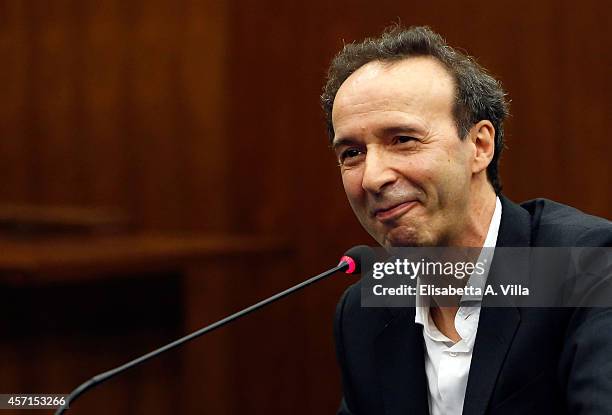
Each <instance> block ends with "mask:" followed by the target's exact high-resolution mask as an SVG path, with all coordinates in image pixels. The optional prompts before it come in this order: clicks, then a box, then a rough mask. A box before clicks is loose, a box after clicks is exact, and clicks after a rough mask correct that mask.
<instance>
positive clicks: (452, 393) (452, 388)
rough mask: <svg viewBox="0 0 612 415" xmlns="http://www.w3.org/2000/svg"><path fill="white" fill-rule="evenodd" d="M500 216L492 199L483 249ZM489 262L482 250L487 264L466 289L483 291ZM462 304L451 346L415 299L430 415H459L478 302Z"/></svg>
mask: <svg viewBox="0 0 612 415" xmlns="http://www.w3.org/2000/svg"><path fill="white" fill-rule="evenodd" d="M501 213H502V207H501V202H500V200H499V198H498V197H496V200H495V211H494V212H493V217H492V219H491V223H490V225H489V230H488V231H487V236H486V238H485V242H484V245H483V246H484V247H488V248H494V247H495V245H496V243H497V233H498V231H499V223H500V221H501ZM492 259H493V249H483V250H482V252H481V254H480V257H479V258H478V261H479V262H480V261H483V260H485V262H486V263H487V266H486V268H485V272H484V273H483V275H482V276H480V277H479V278H476V275H472V276H470V278H469V280H468V283H467V284H468V285H474V286H480V287H483V288H484V286H485V282H486V278H487V275H488V273H489V266H490V264H491V261H492ZM465 300H466V297H462V299H461V301H460V307H459V310H458V311H457V315H456V316H455V330H457V333H458V334H459V336H461V340H459V341H458V342H457V343H453V342H452V340H450V339H449V338H448V337H446V336H445V335H444V334H442V333H441V332H440V330H438V328H437V327H436V325H435V323H434V322H433V320H432V318H431V314H430V312H429V307H425V306H420V304H423V301H424V300H423V299H422V298H420V297H419V296H417V298H416V305H417V307H416V314H415V317H414V321H415V323H419V324H421V325H423V338H424V339H425V373H426V375H427V386H428V391H429V413H430V415H461V413H462V412H463V401H464V399H465V390H466V388H467V381H468V375H469V373H470V364H471V362H472V351H473V349H474V340H475V339H476V332H477V330H478V320H479V318H480V301H482V298H474V297H470V298H469V300H470V303H469V304H470V306H467V305H461V303H464V302H465ZM474 301H475V302H474Z"/></svg>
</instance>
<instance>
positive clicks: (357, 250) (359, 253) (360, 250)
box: [55, 245, 371, 415]
mask: <svg viewBox="0 0 612 415" xmlns="http://www.w3.org/2000/svg"><path fill="white" fill-rule="evenodd" d="M369 252H371V248H369V247H368V246H365V245H359V246H355V247H353V248H351V249H349V250H348V251H346V253H345V254H344V256H343V257H342V258H341V259H340V263H339V264H338V265H336V266H335V267H334V268H331V269H329V270H327V271H325V272H323V273H321V274H319V275H317V276H314V277H312V278H310V279H308V280H306V281H304V282H301V283H299V284H297V285H294V286H293V287H291V288H288V289H286V290H285V291H282V292H280V293H278V294H275V295H273V296H272V297H269V298H266V299H265V300H262V301H260V302H258V303H257V304H253V305H252V306H250V307H247V308H245V309H243V310H240V311H238V312H237V313H234V314H232V315H230V316H227V317H225V318H224V319H221V320H219V321H217V322H215V323H213V324H211V325H208V326H206V327H203V328H201V329H199V330H197V331H195V332H193V333H191V334H188V335H187V336H185V337H181V338H180V339H178V340H175V341H173V342H172V343H169V344H167V345H165V346H162V347H160V348H159V349H157V350H153V351H152V352H150V353H147V354H145V355H144V356H140V357H138V358H136V359H134V360H132V361H130V362H127V363H126V364H124V365H121V366H118V367H116V368H114V369H111V370H109V371H106V372H104V373H100V374H99V375H96V376H94V377H93V378H91V379H89V380H88V381H86V382H84V383H82V384H81V385H79V386H78V387H77V388H76V389H74V390H73V391H72V392H71V393H70V395H68V398H67V399H66V402H65V403H64V404H63V405H62V406H60V407H59V408H58V409H57V411H56V412H55V415H62V414H63V413H64V412H65V411H66V410H67V409H68V407H69V406H70V404H71V403H73V402H74V401H75V400H76V399H77V398H78V397H79V396H80V395H82V394H83V393H84V392H86V391H87V390H89V389H91V388H93V387H94V386H97V385H99V384H100V383H102V382H104V381H107V380H108V379H110V378H112V377H114V376H117V375H118V374H120V373H121V372H124V371H126V370H128V369H130V368H132V367H134V366H137V365H139V364H141V363H144V362H146V361H147V360H149V359H152V358H154V357H155V356H158V355H160V354H162V353H164V352H167V351H169V350H172V349H174V348H177V347H179V346H180V345H182V344H184V343H187V342H188V341H190V340H193V339H195V338H198V337H200V336H202V335H204V334H206V333H209V332H211V331H213V330H215V329H218V328H219V327H221V326H223V325H225V324H227V323H229V322H231V321H234V320H236V319H238V318H240V317H244V316H246V315H247V314H249V313H252V312H253V311H255V310H257V309H259V308H261V307H264V306H266V305H268V304H270V303H273V302H274V301H276V300H280V299H281V298H283V297H286V296H287V295H289V294H291V293H293V292H295V291H298V290H300V289H302V288H304V287H306V286H308V285H310V284H313V283H315V282H317V281H319V280H322V279H323V278H325V277H328V276H330V275H332V274H335V273H336V272H338V271H344V272H346V273H347V274H353V273H358V272H359V270H360V269H361V258H362V257H364V256H366V255H368V254H369Z"/></svg>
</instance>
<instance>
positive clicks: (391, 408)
mask: <svg viewBox="0 0 612 415" xmlns="http://www.w3.org/2000/svg"><path fill="white" fill-rule="evenodd" d="M388 311H389V313H390V314H391V315H392V318H391V320H390V322H389V323H388V324H387V325H386V326H385V328H384V330H383V331H382V332H381V333H380V334H379V335H378V337H377V338H376V340H375V344H374V350H375V359H376V367H377V369H378V378H379V382H380V385H381V390H382V394H383V400H384V404H385V414H386V415H406V414H410V415H426V414H428V413H429V409H428V408H429V406H428V403H427V378H426V375H425V361H424V348H423V347H424V346H423V334H422V332H421V330H420V326H418V325H417V324H416V323H415V322H414V313H415V310H414V308H408V309H388Z"/></svg>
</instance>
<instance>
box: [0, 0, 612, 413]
mask: <svg viewBox="0 0 612 415" xmlns="http://www.w3.org/2000/svg"><path fill="white" fill-rule="evenodd" d="M610 11H611V10H610V6H609V3H607V2H604V1H583V2H575V1H569V0H563V1H558V0H542V1H522V0H521V1H503V2H487V3H484V2H476V1H462V2H457V1H451V0H444V1H431V2H428V3H425V2H398V1H387V0H379V1H375V2H373V1H363V0H360V1H346V0H339V1H332V2H328V1H325V0H313V1H309V2H292V1H283V0H257V1H255V0H203V1H186V0H175V1H161V0H149V1H89V0H88V1H83V0H73V1H67V0H66V1H60V0H56V1H35V0H31V1H25V0H24V1H19V0H4V1H0V57H1V63H0V76H1V78H0V79H1V82H0V84H1V85H2V88H1V91H2V92H1V93H0V208H2V209H5V210H4V211H5V212H8V213H7V214H6V215H5V216H6V217H5V222H6V224H7V225H6V228H7V229H9V230H8V231H7V230H5V232H8V233H7V236H6V238H7V239H8V240H9V241H10V240H14V239H15V238H18V239H19V238H23V236H24V234H25V235H26V237H27V238H28V240H32V238H33V237H32V234H36V236H35V237H34V239H37V240H38V239H39V238H46V239H45V241H47V242H48V241H49V240H51V241H53V239H52V238H54V237H56V235H57V233H58V232H59V233H62V232H63V233H70V232H69V231H67V230H66V229H65V228H66V226H64V227H63V228H62V226H59V228H61V229H60V230H58V229H55V228H54V229H52V232H50V231H49V229H47V228H45V232H43V233H44V235H43V236H40V235H39V233H40V232H39V230H40V229H39V228H37V226H38V225H36V226H34V225H31V226H25V227H24V226H23V223H22V222H23V221H32V220H34V222H36V220H37V219H39V218H40V217H41V216H42V217H44V218H46V219H48V217H49V216H50V217H51V218H52V219H53V217H54V216H53V212H57V209H58V208H59V209H60V211H61V212H65V210H64V211H62V210H61V209H69V210H68V211H69V212H72V211H71V210H70V209H77V211H78V212H80V213H79V214H78V215H73V216H70V215H68V219H70V218H75V217H76V219H78V220H80V221H82V220H83V217H88V214H90V215H91V218H93V219H91V221H89V222H88V221H87V220H86V221H85V222H86V226H85V225H82V223H81V225H79V226H85V227H87V226H91V223H98V222H96V220H97V219H100V217H103V218H106V219H108V218H109V217H111V218H121V220H117V223H120V224H121V226H119V225H118V226H117V229H119V228H121V230H120V232H123V233H126V232H128V233H129V232H131V233H150V232H156V233H162V234H173V235H176V234H181V235H183V234H191V235H200V236H202V235H203V236H206V235H211V234H212V233H214V234H215V235H221V237H223V236H227V235H234V234H246V235H252V236H255V237H257V236H260V235H266V236H273V237H279V238H281V239H282V240H283V241H284V242H283V244H284V245H285V246H286V250H287V251H288V252H289V254H288V256H287V255H285V256H284V257H283V258H284V259H283V261H286V262H285V266H278V267H274V265H273V264H274V261H275V259H274V256H273V255H272V256H270V257H266V258H265V259H264V260H265V261H266V263H267V264H269V265H270V264H271V265H270V267H271V269H273V271H270V272H259V273H257V272H243V271H244V270H236V269H232V267H231V266H229V265H228V266H227V267H226V268H223V270H222V271H221V275H224V276H225V277H226V278H228V279H231V281H232V284H233V285H232V287H234V288H233V289H231V290H229V291H227V292H225V295H226V296H228V297H227V298H230V301H229V302H228V303H226V304H229V305H228V306H227V307H221V306H220V304H221V303H220V302H218V301H214V300H215V298H216V297H217V295H218V293H217V292H214V291H208V292H202V293H200V294H199V297H198V298H199V300H198V302H197V303H196V307H200V309H201V310H203V314H202V315H203V316H205V317H206V318H205V319H204V320H202V321H200V322H197V323H194V322H192V323H191V324H187V325H185V321H184V310H185V309H186V307H187V305H186V303H185V301H186V300H185V294H184V293H185V290H186V289H187V288H185V285H184V281H183V280H182V279H181V278H182V277H181V276H180V275H178V276H177V275H174V274H173V273H170V272H166V273H151V272H147V273H143V275H140V274H141V273H139V275H135V274H134V273H129V272H125V278H123V277H121V278H116V277H114V278H113V279H109V280H108V281H107V280H105V279H104V275H102V278H99V279H97V280H96V282H93V283H92V282H91V281H89V280H88V281H87V282H85V281H83V282H80V280H79V279H78V278H76V279H71V280H70V282H65V281H63V280H61V281H59V282H56V283H53V281H52V283H51V285H49V284H42V285H41V284H29V283H25V284H21V285H18V286H15V285H14V284H9V283H6V284H4V285H3V287H2V289H1V290H2V297H1V298H0V303H1V304H3V306H2V307H3V309H2V310H0V312H1V315H0V319H4V322H3V323H2V324H3V326H2V327H3V328H4V329H5V330H6V331H5V333H6V335H3V339H2V342H1V346H0V347H1V350H0V352H1V353H2V356H3V364H2V370H0V389H1V390H0V393H9V392H22V393H35V392H49V393H67V392H68V391H69V390H70V389H71V388H72V387H74V386H76V384H77V383H79V382H81V381H83V380H85V379H86V378H88V377H90V376H91V375H93V374H94V373H96V371H102V370H105V369H107V368H110V367H111V366H113V365H117V364H120V363H122V362H123V361H125V360H127V359H129V358H132V357H134V356H136V355H138V354H140V353H144V352H146V351H148V350H150V349H152V348H154V347H155V346H156V345H158V344H161V343H163V342H166V341H170V340H172V339H174V338H175V337H177V336H179V335H180V334H182V333H184V332H185V331H186V330H187V328H196V327H199V326H202V325H204V324H206V323H208V322H209V321H211V320H212V318H213V317H215V318H216V317H222V316H223V315H225V314H228V313H230V312H232V311H235V310H237V309H238V308H240V307H242V306H246V305H248V304H250V303H251V302H253V301H256V300H258V299H259V298H262V297H263V296H265V295H269V294H272V293H273V292H274V291H276V290H279V289H282V288H284V287H287V286H289V285H290V284H293V283H296V282H298V281H300V280H302V279H304V278H305V277H307V276H309V275H312V274H315V273H318V272H320V271H322V270H323V269H325V268H327V267H329V266H331V265H334V264H335V262H336V261H337V258H338V257H339V255H341V254H342V252H343V251H344V249H345V248H347V247H349V246H352V245H354V244H357V243H368V244H373V241H372V240H371V239H370V238H369V237H368V236H367V234H366V233H365V232H364V231H363V230H361V228H360V226H359V224H358V222H357V220H356V219H355V218H354V217H353V215H352V212H351V211H350V207H349V205H348V203H347V202H346V199H345V196H344V192H343V190H342V185H341V181H340V176H339V172H338V169H337V167H336V164H335V160H334V157H333V155H332V152H331V151H330V150H329V148H328V142H327V137H326V135H325V128H324V123H323V115H322V112H321V110H320V108H319V94H320V91H321V87H322V84H323V81H324V76H325V71H326V66H327V64H328V63H329V61H330V60H331V58H332V56H333V55H334V53H336V52H337V51H338V50H339V49H340V48H341V47H342V45H343V43H348V42H351V41H354V40H360V39H362V38H363V37H365V36H374V35H377V34H378V33H380V31H381V30H382V29H383V28H384V27H385V26H387V25H388V24H390V23H392V22H397V21H401V23H402V24H404V25H406V26H409V25H417V24H418V25H422V24H427V25H429V26H431V27H432V28H433V29H434V30H436V31H438V32H440V33H441V34H443V35H444V36H445V37H446V39H447V40H448V42H449V43H450V44H451V45H453V46H459V47H460V48H462V49H464V50H467V51H468V52H469V53H470V54H471V55H474V56H476V57H477V58H478V61H479V62H480V63H481V64H482V65H484V66H485V67H487V68H488V69H489V70H490V71H491V72H492V73H493V74H494V75H496V76H497V77H498V78H499V79H501V81H502V82H503V84H504V86H505V88H506V90H507V91H508V92H509V98H510V99H511V101H512V102H511V112H512V116H511V118H510V119H509V120H508V122H507V125H506V131H507V149H506V150H505V154H504V155H503V157H502V168H501V174H502V180H503V184H504V193H505V194H506V195H507V196H509V197H510V198H512V199H513V200H515V201H522V200H525V199H529V198H534V197H547V198H550V199H554V200H557V201H559V202H562V203H567V204H570V205H572V206H575V207H577V208H579V209H581V210H584V211H586V212H589V213H592V214H595V215H599V216H604V217H607V218H610V217H612V203H611V202H612V193H611V192H610V183H611V182H612V181H611V174H612V173H611V169H610V155H611V154H610V153H611V151H610V150H611V149H612V144H611V140H610V134H609V115H608V114H609V111H610V110H609V100H610V84H611V82H610V74H609V71H610V52H609V51H610V49H611V48H610V39H611V38H612V33H611V31H612V28H611V27H612V26H611V25H610V24H609V22H608V21H607V20H606V19H608V17H607V16H609V14H610ZM2 209H0V210H2ZM54 209H55V210H54ZM79 209H80V210H79ZM21 212H30V213H28V215H25V216H27V217H26V218H25V219H24V218H23V217H22V216H23V215H20V213H21ZM49 212H51V213H49ZM83 212H84V213H83ZM100 212H103V213H100ZM108 212H111V213H108ZM105 215H106V216H105ZM109 215H110V216H109ZM60 216H61V218H63V220H66V216H65V215H64V216H62V215H60ZM55 217H57V216H55ZM32 218H34V219H32ZM106 219H105V220H106ZM108 220H110V219H108ZM20 221H21V222H20ZM51 221H52V220H51ZM92 221H93V222H92ZM39 222H40V221H39ZM111 222H112V221H111ZM46 223H47V225H48V220H47V222H46ZM64 225H65V223H64ZM67 228H70V227H69V226H68V227H67ZM15 229H17V231H15ZM24 229H25V230H24ZM72 230H73V229H72ZM16 234H17V236H15V235H16ZM63 236H65V235H63ZM50 238H51V239H50ZM33 249H36V248H35V245H34V248H33ZM2 255H7V254H6V253H4V254H3V253H2V252H0V256H2ZM287 258H288V259H287ZM245 261H247V260H245ZM248 261H251V262H250V265H249V267H250V268H254V267H256V264H258V261H257V260H255V259H254V258H250V259H248ZM203 269H204V271H203V272H202V274H203V275H206V268H205V267H204V268H203ZM41 273H42V274H44V270H42V271H41ZM122 275H123V274H122ZM43 277H44V275H43ZM77 277H78V276H77ZM203 278H204V277H203ZM117 284H119V286H116V285H117ZM347 284H348V282H347V281H346V278H345V277H342V276H339V277H337V279H335V280H329V281H326V282H323V283H321V284H320V285H319V286H317V287H311V288H309V289H307V290H306V291H304V292H302V293H300V294H298V295H296V296H294V297H291V298H288V299H285V300H283V301H282V302H280V303H278V304H275V305H273V306H272V307H270V308H269V309H268V310H265V311H263V312H262V313H260V314H258V315H253V316H251V318H250V319H249V320H248V321H243V322H240V323H238V324H236V325H235V326H234V327H232V328H231V329H229V331H228V332H227V333H230V334H227V335H226V336H225V337H223V336H224V335H223V334H221V335H217V334H214V335H212V336H211V339H201V340H199V341H196V342H195V343H193V344H191V345H189V346H188V347H186V348H185V349H184V350H180V351H175V352H172V353H170V354H169V355H168V356H166V357H163V358H161V359H159V360H158V361H156V362H151V363H149V364H147V365H145V366H143V367H141V368H138V369H135V370H134V371H133V372H131V373H129V374H127V375H126V376H125V377H124V378H122V379H117V380H115V381H112V382H111V383H109V384H108V385H105V386H102V387H101V388H100V389H97V390H95V391H92V392H91V394H90V395H87V396H86V397H85V398H83V400H82V401H79V403H78V404H75V407H74V413H77V414H78V413H83V414H85V413H87V414H97V413H126V414H127V413H147V414H157V413H159V414H163V413H215V414H230V413H232V414H234V413H236V414H237V413H292V414H311V413H330V412H332V411H333V410H334V409H335V407H336V405H337V403H338V400H339V396H340V388H339V378H338V373H337V370H336V363H335V359H334V350H333V343H332V335H331V327H332V316H333V312H334V307H335V303H336V301H337V299H338V297H339V296H340V294H341V293H342V291H343V289H344V288H345V286H346V285H347ZM222 286H224V285H222ZM254 286H256V287H257V289H253V287H254ZM224 287H225V286H224ZM217 288H218V287H217ZM217 288H215V289H217ZM226 288H227V287H226ZM138 293H141V294H142V293H145V294H146V295H141V294H138ZM209 299H210V300H211V301H210V302H209V301H208V300H209ZM109 301H112V303H113V306H112V310H114V311H113V312H106V311H105V310H107V309H108V302H109ZM134 301H139V302H137V303H136V305H135V303H134ZM140 302H142V304H141V303H140ZM190 304H191V305H190V307H193V304H194V303H193V301H192V302H191V303H190ZM213 308H214V310H213ZM128 309H129V310H133V309H138V310H141V313H140V314H139V313H130V314H129V316H128V314H127V313H126V312H124V310H128ZM147 310H149V311H147ZM204 311H206V313H204ZM74 315H77V316H78V317H74ZM215 336H217V337H215ZM215 341H216V342H217V344H216V346H214V347H213V348H208V345H209V344H214V343H215ZM211 353H215V355H214V357H212V358H211V357H210V356H211ZM185 354H189V356H191V357H190V359H197V357H198V356H208V357H207V359H208V360H207V361H208V362H209V363H210V365H213V366H214V367H210V366H207V367H203V368H202V372H203V373H202V377H201V378H198V376H197V373H196V374H195V375H194V373H193V372H192V373H191V374H190V375H189V376H187V375H185V372H184V371H183V370H182V369H181V368H182V367H184V365H185V364H186V363H185V360H184V358H185ZM81 362H84V363H82V364H81ZM187 362H188V363H187V365H188V366H189V365H191V363H189V362H195V361H194V360H187ZM194 364H195V363H194ZM198 370H199V369H198ZM213 373H220V374H221V376H222V378H223V382H221V383H217V385H216V388H217V389H216V392H215V393H207V391H209V390H210V388H211V387H212V386H211V384H210V382H215V381H216V380H215V379H216V378H215V377H213V376H212V375H211V374H213ZM215 376H216V375H215ZM213 389H214V388H213ZM204 397H205V398H204ZM181 402H182V403H181ZM181 405H182V406H181ZM109 408H112V411H111V410H109ZM178 408H182V409H178ZM20 413H23V412H20Z"/></svg>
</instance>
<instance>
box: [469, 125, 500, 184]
mask: <svg viewBox="0 0 612 415" xmlns="http://www.w3.org/2000/svg"><path fill="white" fill-rule="evenodd" d="M470 139H471V140H472V144H474V149H475V154H474V159H473V160H472V173H480V172H481V171H483V170H486V169H487V167H488V166H489V163H491V160H492V159H493V154H494V153H495V127H493V124H492V123H491V121H489V120H482V121H479V122H478V123H477V124H475V125H474V126H473V127H472V129H471V130H470Z"/></svg>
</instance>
